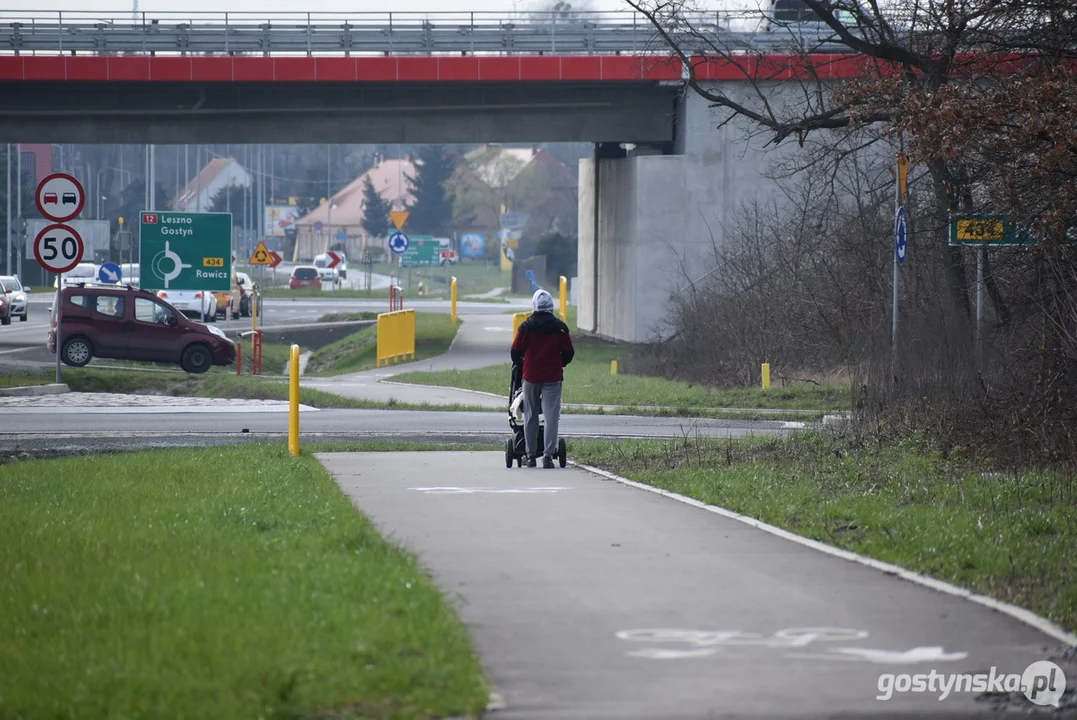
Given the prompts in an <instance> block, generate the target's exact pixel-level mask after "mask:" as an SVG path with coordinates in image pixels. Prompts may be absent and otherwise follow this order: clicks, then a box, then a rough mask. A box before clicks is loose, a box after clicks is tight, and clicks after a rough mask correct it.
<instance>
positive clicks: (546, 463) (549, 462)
mask: <svg viewBox="0 0 1077 720" xmlns="http://www.w3.org/2000/svg"><path fill="white" fill-rule="evenodd" d="M542 467H544V468H547V469H549V468H552V467H553V458H552V457H550V456H549V455H543V456H542Z"/></svg>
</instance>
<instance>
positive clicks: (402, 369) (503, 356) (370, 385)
mask: <svg viewBox="0 0 1077 720" xmlns="http://www.w3.org/2000/svg"><path fill="white" fill-rule="evenodd" d="M511 344H512V315H507V314H505V313H497V314H489V315H468V316H467V318H466V319H462V322H461V323H460V329H459V331H457V333H456V338H455V339H454V340H453V343H452V345H451V346H450V347H449V350H448V351H447V352H445V354H443V355H438V356H437V357H433V358H429V359H427V360H419V361H416V362H408V363H400V364H397V365H390V366H388V367H382V368H377V369H375V370H364V371H363V372H357V373H349V374H346V375H335V376H333V377H331V378H315V377H304V378H303V381H302V382H303V386H304V387H310V388H316V389H318V390H324V391H325V392H330V393H333V394H334V395H341V396H343V397H350V398H359V399H363V400H374V401H378V402H389V401H390V400H396V401H397V402H401V403H408V404H416V405H418V404H422V403H429V404H431V405H469V406H473V407H482V408H488V409H491V410H506V409H507V407H508V394H509V376H508V373H506V374H505V396H504V397H502V398H497V397H494V396H492V395H488V394H486V393H481V392H472V391H470V390H460V389H457V388H444V387H434V386H430V387H426V386H422V387H420V386H417V385H405V384H401V383H392V382H391V380H392V378H393V376H395V375H401V374H403V373H407V372H432V371H439V370H473V369H475V368H482V367H489V366H491V365H502V364H504V363H507V362H509V346H510V345H511ZM386 380H388V381H390V382H383V381H386Z"/></svg>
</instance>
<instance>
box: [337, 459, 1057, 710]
mask: <svg viewBox="0 0 1077 720" xmlns="http://www.w3.org/2000/svg"><path fill="white" fill-rule="evenodd" d="M319 459H320V460H321V462H322V463H323V465H325V467H326V468H328V469H329V470H330V472H332V473H333V474H334V475H335V476H336V477H337V480H338V482H339V484H340V485H341V487H342V488H343V489H344V491H345V492H346V493H347V494H348V495H349V496H350V497H351V499H352V500H353V502H354V503H355V505H356V506H357V507H359V508H360V509H361V510H362V511H363V512H364V513H366V514H367V515H368V516H369V517H371V519H372V520H373V521H374V522H375V523H376V524H377V525H378V526H379V528H380V530H381V531H382V532H383V533H385V534H386V535H388V536H390V537H392V538H393V539H394V540H395V541H397V542H399V543H401V544H402V545H404V546H405V547H407V548H409V549H410V550H412V551H413V552H415V553H417V555H418V556H419V558H420V559H421V561H422V562H423V563H424V565H425V566H427V567H428V568H429V569H430V570H431V572H432V574H433V576H434V578H435V580H436V581H437V583H438V585H439V586H440V587H441V588H442V589H443V591H444V592H445V593H446V594H447V595H448V596H449V597H450V599H452V600H454V601H455V604H456V606H457V608H458V611H459V613H460V615H461V618H462V619H463V620H464V622H465V623H466V624H467V625H468V626H469V627H470V629H471V632H472V636H473V638H474V640H475V642H476V644H477V649H478V652H479V654H480V656H481V657H482V658H483V661H484V663H485V666H486V668H487V672H488V673H489V676H490V677H491V679H492V681H493V683H494V685H495V688H496V690H497V692H498V693H499V694H500V695H501V696H502V698H503V700H504V708H503V709H500V710H498V711H497V712H496V713H494V714H493V715H492V717H494V718H498V719H503V720H515V719H517V718H521V719H522V718H526V719H527V720H544V719H547V718H549V719H551V720H553V719H561V718H589V719H600V718H611V719H612V718H618V719H628V718H663V720H674V719H677V718H715V717H840V716H857V717H864V716H872V717H879V716H884V715H885V716H891V717H899V716H909V715H922V716H930V717H944V716H951V715H952V716H959V717H967V716H969V715H972V714H975V713H977V712H979V713H983V714H991V713H990V711H991V710H992V707H993V706H992V703H991V702H985V698H984V697H981V696H980V693H975V692H957V693H954V694H952V695H950V696H949V697H947V698H945V699H943V700H940V699H939V693H938V692H935V693H930V692H921V693H911V692H905V693H897V694H895V695H894V696H893V697H891V698H890V699H889V700H880V699H877V695H879V694H880V691H879V682H880V679H879V678H880V674H882V673H929V672H931V671H932V670H936V671H937V672H939V673H979V672H984V673H988V672H990V670H991V668H997V672H998V673H1018V674H1020V673H1023V672H1024V670H1025V668H1026V667H1027V666H1028V665H1029V664H1030V663H1032V662H1034V661H1039V660H1045V659H1047V658H1048V657H1049V656H1050V654H1051V653H1052V652H1053V651H1054V650H1055V649H1057V648H1058V647H1059V644H1060V643H1059V641H1058V640H1055V639H1053V638H1051V637H1050V636H1048V635H1046V634H1044V633H1042V632H1040V631H1038V630H1036V629H1033V628H1031V627H1029V626H1027V625H1025V624H1023V623H1020V622H1018V621H1017V620H1015V619H1012V618H1010V617H1008V616H1005V615H1002V614H1000V613H997V612H994V611H993V610H990V609H988V608H985V607H983V606H981V605H976V604H974V603H971V602H968V601H966V600H963V599H960V598H956V597H954V596H951V595H945V594H942V593H939V592H936V591H935V590H932V589H928V588H925V587H923V586H920V585H916V584H913V583H911V582H908V581H906V580H902V579H898V578H896V577H894V576H891V575H887V574H885V573H883V572H880V571H878V570H875V569H872V568H868V567H865V566H863V565H859V564H854V563H850V562H847V561H846V560H844V559H840V558H836V557H833V556H829V555H825V554H823V553H820V552H818V551H816V550H813V549H811V548H808V547H805V546H803V545H799V544H796V543H793V542H791V541H789V540H786V539H783V538H780V537H777V536H775V535H772V534H768V533H766V532H763V531H762V530H759V529H757V528H754V527H750V526H748V525H746V524H744V523H741V522H739V521H737V520H735V519H732V518H727V517H723V516H720V515H717V514H714V513H711V512H708V511H706V510H704V509H701V508H699V507H694V506H691V505H688V504H685V503H681V502H677V501H675V500H672V499H670V498H666V497H662V496H659V495H657V494H654V493H650V492H647V491H645V490H641V489H637V488H634V487H631V486H626V485H623V484H620V483H617V482H614V481H611V480H608V479H605V478H602V477H599V476H596V475H593V474H590V473H588V472H585V471H583V470H578V469H572V468H569V469H565V470H561V469H555V470H543V469H526V468H523V469H516V468H513V469H511V470H508V469H506V468H505V467H504V464H503V462H502V456H501V454H500V453H496V452H494V453H468V454H463V453H459V452H458V453H452V454H449V453H412V454H407V453H388V454H387V453H368V454H362V453H330V454H322V455H319ZM1059 662H1062V661H1061V660H1059ZM1067 667H1069V668H1070V669H1071V673H1070V675H1071V676H1072V674H1073V673H1072V670H1073V669H1075V666H1074V665H1073V664H1072V663H1070V664H1069V665H1068V666H1067ZM988 700H993V702H995V707H997V704H998V703H999V702H1000V701H1001V700H1002V698H993V699H992V698H988Z"/></svg>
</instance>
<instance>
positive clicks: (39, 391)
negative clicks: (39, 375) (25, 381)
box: [0, 383, 71, 397]
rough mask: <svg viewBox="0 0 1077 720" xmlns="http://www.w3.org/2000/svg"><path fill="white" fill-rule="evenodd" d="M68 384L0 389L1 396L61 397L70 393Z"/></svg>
mask: <svg viewBox="0 0 1077 720" xmlns="http://www.w3.org/2000/svg"><path fill="white" fill-rule="evenodd" d="M70 391H71V388H69V387H67V384H66V383H59V384H57V383H49V384H48V385H24V386H21V387H9V388H0V396H8V397H25V396H30V395H59V394H60V393H65V392H70Z"/></svg>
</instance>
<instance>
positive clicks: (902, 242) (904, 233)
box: [894, 205, 909, 265]
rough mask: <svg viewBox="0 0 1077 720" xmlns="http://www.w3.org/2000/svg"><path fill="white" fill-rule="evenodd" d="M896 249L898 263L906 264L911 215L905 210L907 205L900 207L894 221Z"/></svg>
mask: <svg viewBox="0 0 1077 720" xmlns="http://www.w3.org/2000/svg"><path fill="white" fill-rule="evenodd" d="M894 235H895V242H894V250H895V252H897V261H898V265H904V264H905V254H906V253H907V251H908V249H909V216H908V214H907V213H906V212H905V206H904V205H902V206H901V207H899V208H898V211H897V219H896V220H895V221H894Z"/></svg>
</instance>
